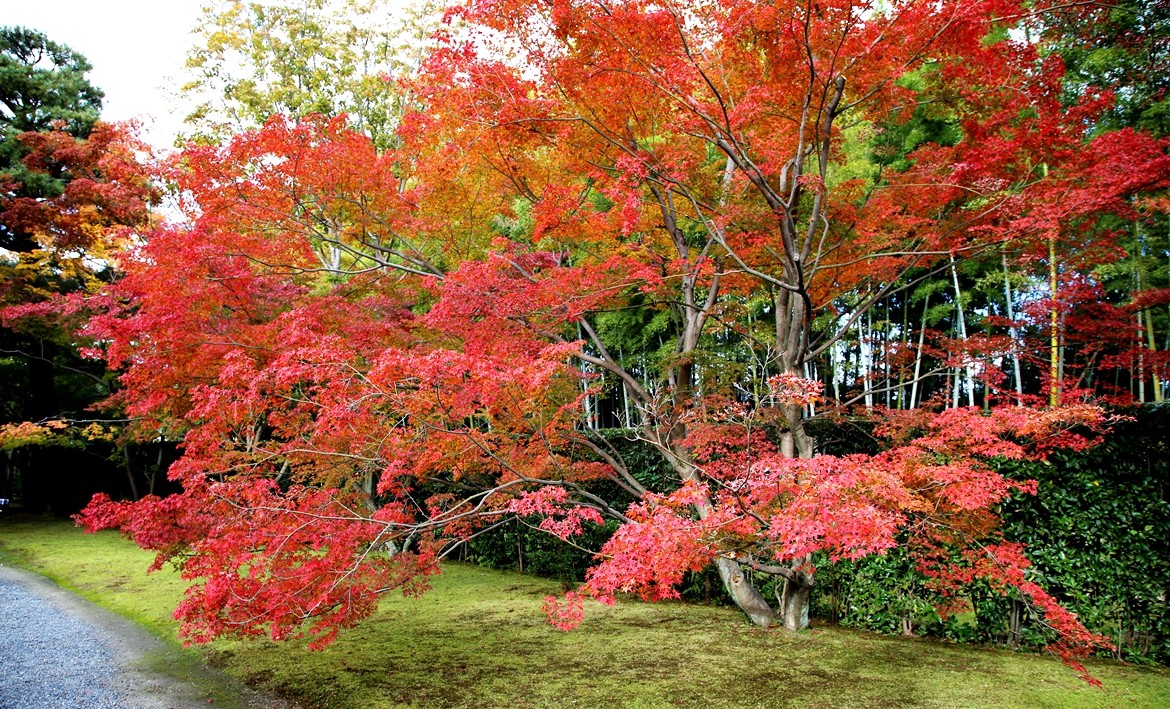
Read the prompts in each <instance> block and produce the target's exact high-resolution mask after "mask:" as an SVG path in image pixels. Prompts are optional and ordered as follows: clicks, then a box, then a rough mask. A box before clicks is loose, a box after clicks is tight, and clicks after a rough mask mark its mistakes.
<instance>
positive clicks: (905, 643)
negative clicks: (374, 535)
mask: <svg viewBox="0 0 1170 709" xmlns="http://www.w3.org/2000/svg"><path fill="white" fill-rule="evenodd" d="M0 554H3V555H4V557H5V559H6V560H7V561H10V562H15V563H18V564H21V565H23V566H26V567H28V568H31V569H33V570H36V571H39V572H41V573H43V574H45V575H47V576H49V577H50V578H53V579H54V580H55V581H57V582H58V583H60V584H62V585H63V586H66V587H68V588H70V589H73V590H75V591H77V592H78V593H80V594H82V595H84V596H86V597H87V598H90V599H92V600H94V601H97V602H98V603H100V604H101V605H103V606H105V607H107V608H110V609H112V610H114V611H117V612H119V613H122V614H124V615H126V616H128V617H130V618H132V619H134V620H135V621H137V622H139V623H141V624H143V625H145V626H146V627H148V628H150V629H151V630H152V631H153V632H155V633H157V634H159V635H161V636H163V637H166V638H169V639H172V640H174V639H175V637H176V632H177V628H176V623H175V621H174V620H172V619H171V617H170V612H171V609H172V608H173V607H174V605H175V603H176V602H177V599H178V598H179V596H180V594H181V592H182V584H181V582H180V581H179V579H178V578H177V576H176V575H175V574H174V573H172V572H170V571H169V570H167V571H162V572H158V573H155V574H151V575H149V576H148V575H146V574H145V573H144V572H143V571H144V569H145V568H146V566H147V565H148V564H149V562H150V559H151V556H150V554H148V553H146V552H142V551H140V550H138V549H136V548H134V547H133V546H132V545H130V544H129V543H127V542H125V541H123V540H121V539H119V538H118V537H117V536H116V535H114V534H98V535H93V536H85V535H83V534H82V533H81V532H80V531H78V530H76V529H74V528H72V527H71V526H69V525H68V524H67V523H60V522H43V521H36V522H32V521H12V520H0ZM559 591H560V587H559V585H558V584H555V583H550V582H546V581H543V580H540V579H533V578H530V577H526V576H521V575H518V574H514V573H505V572H497V571H490V570H486V569H481V568H478V567H473V566H466V565H459V564H452V565H450V566H448V567H447V569H446V571H445V572H444V573H443V574H442V575H441V576H439V577H438V578H437V579H436V580H435V583H434V589H433V590H432V591H431V592H429V593H428V594H426V595H425V596H424V597H423V598H421V599H407V598H401V597H398V596H391V597H387V598H386V599H384V600H383V602H382V604H381V607H380V609H379V611H378V613H377V614H376V615H375V616H374V617H373V618H372V619H370V620H369V621H367V622H366V623H365V624H363V625H361V626H360V627H358V628H357V629H355V630H351V631H349V632H348V633H344V634H343V635H342V637H341V639H339V640H338V641H337V642H336V643H334V644H333V645H332V646H330V647H329V648H327V649H326V650H324V651H322V652H312V651H309V650H307V649H306V648H305V647H303V646H302V645H294V644H278V643H272V642H265V641H248V642H237V641H219V642H216V643H213V644H211V645H209V646H205V647H204V648H202V652H203V653H204V656H205V658H206V660H207V661H208V662H209V663H211V664H212V665H215V666H218V667H220V668H222V669H223V670H224V671H226V672H227V673H228V674H229V675H231V676H234V677H236V678H239V679H241V680H243V681H245V682H247V683H248V684H250V685H252V686H254V687H257V688H261V689H267V690H269V691H273V692H276V693H278V694H282V695H285V696H288V697H290V698H293V699H295V700H297V701H299V702H302V703H304V704H305V705H307V706H316V707H330V708H334V707H336V708H338V709H344V708H346V707H355V708H357V707H361V708H363V709H364V708H366V707H521V708H522V707H564V706H580V707H664V706H673V707H709V706H718V707H785V706H793V707H851V708H852V707H1053V708H1060V709H1063V708H1065V707H1125V708H1126V709H1137V708H1139V707H1151V708H1153V707H1166V706H1170V671H1167V670H1165V669H1151V668H1141V667H1134V666H1128V665H1123V664H1119V663H1111V662H1093V663H1091V665H1090V670H1091V671H1092V672H1093V673H1094V674H1095V675H1096V676H1097V677H1099V678H1100V679H1101V680H1102V681H1103V682H1104V683H1105V689H1104V690H1099V689H1094V688H1092V687H1089V686H1088V685H1086V684H1085V683H1083V682H1081V681H1080V680H1078V679H1077V678H1076V676H1075V675H1074V674H1073V673H1072V672H1071V671H1069V670H1068V669H1067V668H1065V667H1063V666H1062V665H1061V664H1060V663H1059V662H1057V661H1056V660H1054V659H1052V658H1049V657H1043V656H1036V655H1028V654H1022V653H1013V652H1009V651H1005V650H999V649H985V648H977V647H970V646H959V645H952V644H946V643H941V642H932V641H928V640H919V639H903V638H890V637H884V636H880V635H874V634H870V633H864V632H857V631H850V630H843V629H838V628H814V629H813V630H811V631H809V632H805V633H801V634H799V635H791V634H788V633H785V632H783V631H765V630H760V629H757V628H753V627H750V626H749V625H747V624H745V623H744V622H743V621H742V620H741V618H740V616H739V614H738V613H737V612H735V611H733V610H731V609H726V608H711V607H703V606H687V605H683V604H676V603H665V604H644V603H635V602H626V603H619V604H618V605H617V606H615V607H612V608H608V607H605V606H600V605H597V604H591V605H589V606H588V607H587V609H586V619H585V623H584V624H583V625H582V626H581V628H579V629H578V630H576V631H574V632H572V633H562V632H559V631H557V630H555V629H553V628H551V627H550V626H549V625H548V624H547V623H546V622H545V620H544V617H543V614H542V613H541V611H540V605H541V601H542V599H543V597H544V596H545V595H546V594H548V593H557V592H559ZM217 705H221V704H219V702H217Z"/></svg>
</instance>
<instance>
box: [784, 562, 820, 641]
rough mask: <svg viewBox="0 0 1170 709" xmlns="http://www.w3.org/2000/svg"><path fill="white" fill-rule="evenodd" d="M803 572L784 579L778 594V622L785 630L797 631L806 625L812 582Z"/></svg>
mask: <svg viewBox="0 0 1170 709" xmlns="http://www.w3.org/2000/svg"><path fill="white" fill-rule="evenodd" d="M808 581H809V579H807V577H806V576H805V574H803V573H801V574H797V576H796V578H791V579H784V584H783V586H784V590H783V592H782V593H781V594H780V623H781V624H782V625H783V626H784V629H785V630H791V631H792V632H799V631H801V630H804V629H805V628H807V627H808V610H809V605H810V602H809V601H810V597H811V595H812V584H811V583H809V582H808Z"/></svg>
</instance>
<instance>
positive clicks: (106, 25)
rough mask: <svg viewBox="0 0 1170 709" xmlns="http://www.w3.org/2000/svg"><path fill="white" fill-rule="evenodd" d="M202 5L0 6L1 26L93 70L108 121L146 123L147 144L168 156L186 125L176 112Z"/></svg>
mask: <svg viewBox="0 0 1170 709" xmlns="http://www.w3.org/2000/svg"><path fill="white" fill-rule="evenodd" d="M202 1H203V0H0V25H20V26H23V27H29V28H31V29H36V30H40V31H41V32H44V33H45V34H46V35H48V37H49V39H51V40H53V41H55V42H60V43H62V44H66V45H68V46H70V47H72V48H73V49H75V50H77V51H78V52H81V53H82V54H84V55H85V57H86V58H87V59H88V60H89V63H90V64H93V70H92V71H91V72H90V73H89V75H88V76H89V81H90V83H91V84H93V85H94V86H97V87H98V88H100V89H101V90H103V91H105V93H106V98H105V102H104V104H103V109H102V118H103V120H107V121H121V120H126V119H128V118H140V119H142V121H143V133H142V137H143V138H144V139H146V141H147V142H148V143H150V144H151V145H154V146H155V147H157V148H169V147H171V146H172V144H173V142H174V137H175V135H176V134H177V133H178V132H179V129H180V128H181V126H182V121H183V111H182V110H181V109H179V108H175V109H174V110H172V106H173V105H174V104H175V97H174V95H173V91H174V88H175V87H176V86H177V85H178V82H179V79H180V77H181V69H182V66H183V61H184V59H185V58H186V55H187V50H188V49H189V48H190V47H191V45H192V44H193V38H192V37H191V36H190V32H191V30H192V29H193V28H194V27H195V21H196V19H197V18H198V16H199V7H200V4H201V3H202Z"/></svg>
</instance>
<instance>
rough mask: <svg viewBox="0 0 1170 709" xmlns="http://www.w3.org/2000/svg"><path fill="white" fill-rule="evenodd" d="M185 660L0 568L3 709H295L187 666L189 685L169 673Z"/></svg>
mask: <svg viewBox="0 0 1170 709" xmlns="http://www.w3.org/2000/svg"><path fill="white" fill-rule="evenodd" d="M185 660H186V658H183V657H181V656H180V653H178V651H177V650H175V648H174V647H172V646H169V645H168V644H167V643H164V642H163V641H161V640H159V639H158V638H156V637H155V636H153V635H151V634H150V633H149V632H147V631H145V630H143V629H142V628H140V627H138V626H137V625H135V624H134V623H132V622H130V621H128V620H126V619H125V618H122V617H121V616H118V615H116V614H114V613H111V612H109V611H107V610H105V609H104V608H100V607H98V606H95V605H94V604H92V603H90V602H88V601H86V600H84V599H81V598H79V597H78V596H75V595H73V594H72V593H69V592H68V591H65V590H63V589H61V588H60V587H58V586H57V585H56V584H54V583H52V582H51V581H49V580H48V579H45V578H43V577H41V576H37V575H36V574H32V573H30V572H27V571H24V570H22V569H17V568H14V567H11V566H5V565H2V564H0V707H3V708H4V709H41V708H42V707H44V708H45V709H48V708H49V707H89V708H91V709H164V708H173V709H194V707H203V708H204V709H205V708H206V707H208V706H219V707H227V706H234V707H251V708H253V709H291V706H292V705H290V704H288V703H287V702H284V701H281V700H279V699H276V698H273V697H268V696H264V695H261V694H259V693H256V692H254V691H252V690H249V689H247V688H244V687H242V686H241V685H240V684H239V683H238V682H236V681H234V680H232V679H231V678H229V677H227V676H226V675H224V674H223V673H221V672H217V671H215V670H212V669H208V668H203V667H197V668H194V669H192V667H190V666H186V667H184V672H185V673H187V674H191V673H192V672H193V673H194V676H193V677H192V678H191V681H190V682H187V681H182V680H179V679H176V678H175V677H173V676H171V675H169V674H166V669H167V667H169V666H178V665H180V664H186V665H190V664H191V663H189V662H185ZM213 695H215V696H219V697H220V699H219V700H218V701H217V700H213V699H211V698H210V697H212V696H213ZM223 697H229V698H230V699H228V700H225V699H223Z"/></svg>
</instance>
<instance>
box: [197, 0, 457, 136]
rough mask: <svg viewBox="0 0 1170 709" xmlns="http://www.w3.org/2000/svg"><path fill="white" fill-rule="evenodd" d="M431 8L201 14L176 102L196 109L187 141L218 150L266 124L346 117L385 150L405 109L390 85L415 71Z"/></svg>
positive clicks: (265, 6) (328, 3)
mask: <svg viewBox="0 0 1170 709" xmlns="http://www.w3.org/2000/svg"><path fill="white" fill-rule="evenodd" d="M433 11H434V5H433V3H427V2H423V3H421V4H419V5H418V6H417V7H415V8H413V9H407V10H398V11H395V10H393V9H392V3H391V2H389V1H388V0H286V2H283V3H267V2H265V3H260V2H240V0H218V2H215V3H213V4H211V5H209V6H207V7H206V8H205V9H204V14H203V18H202V21H201V23H200V25H199V27H198V29H197V30H196V34H197V36H198V40H197V44H196V46H195V47H194V48H193V49H192V50H191V51H190V53H189V55H188V58H187V70H188V73H189V81H188V82H187V83H186V84H185V85H183V87H182V89H181V90H182V92H183V93H184V94H186V95H188V96H191V97H193V98H194V99H195V101H196V102H197V105H196V108H195V110H194V111H193V112H192V113H191V114H190V115H189V116H188V117H187V122H188V123H189V124H190V125H191V126H192V129H193V134H192V135H191V136H190V137H192V138H194V139H196V140H200V141H204V142H213V143H214V142H220V141H221V140H222V139H224V138H226V137H227V136H230V135H232V134H233V133H235V132H237V131H239V130H241V129H246V128H253V127H256V126H258V125H261V124H263V123H264V122H265V121H266V120H268V118H269V117H270V116H272V115H274V114H278V113H279V114H286V115H289V116H293V117H299V116H304V115H308V114H311V113H319V114H323V115H338V114H341V113H346V114H349V116H350V121H351V124H352V125H353V126H354V127H355V128H356V129H358V130H361V131H363V132H365V133H367V134H368V135H369V136H370V137H371V138H373V140H374V143H375V145H377V146H379V147H386V146H387V145H389V142H390V141H391V140H392V133H393V130H394V127H395V126H396V125H397V120H398V117H399V116H401V115H402V111H403V103H402V101H403V99H402V96H401V94H400V92H399V91H398V90H397V89H396V87H395V86H394V84H393V83H392V82H391V81H390V77H391V76H394V75H400V74H402V73H404V70H406V69H408V68H409V67H412V66H417V64H418V62H419V61H420V58H421V55H422V47H423V46H424V45H425V42H424V40H425V38H426V37H427V36H428V35H429V34H430V28H431V27H432V25H433V22H432V21H430V20H428V19H427V18H428V17H430V16H431V15H433V14H434V12H433Z"/></svg>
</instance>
